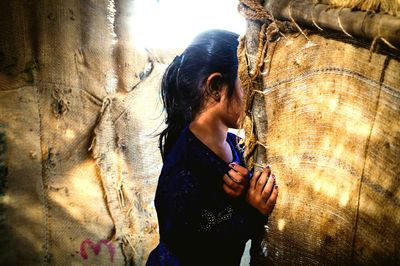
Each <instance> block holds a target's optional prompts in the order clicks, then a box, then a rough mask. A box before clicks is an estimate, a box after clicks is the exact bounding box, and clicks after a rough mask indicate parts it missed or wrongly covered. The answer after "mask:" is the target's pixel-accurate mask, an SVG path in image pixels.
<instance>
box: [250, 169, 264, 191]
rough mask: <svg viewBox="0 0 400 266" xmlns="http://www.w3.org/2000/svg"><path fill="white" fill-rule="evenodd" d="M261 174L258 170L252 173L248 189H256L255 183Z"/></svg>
mask: <svg viewBox="0 0 400 266" xmlns="http://www.w3.org/2000/svg"><path fill="white" fill-rule="evenodd" d="M260 176H261V172H260V171H256V172H255V173H254V175H253V177H252V178H251V180H250V189H251V190H255V189H256V185H257V181H258V179H259V178H260Z"/></svg>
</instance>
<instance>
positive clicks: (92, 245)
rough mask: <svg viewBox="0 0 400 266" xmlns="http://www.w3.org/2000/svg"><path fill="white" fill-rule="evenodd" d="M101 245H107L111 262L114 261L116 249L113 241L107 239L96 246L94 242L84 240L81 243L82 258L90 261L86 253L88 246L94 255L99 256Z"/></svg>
mask: <svg viewBox="0 0 400 266" xmlns="http://www.w3.org/2000/svg"><path fill="white" fill-rule="evenodd" d="M101 244H103V245H105V246H106V247H107V248H108V253H109V254H110V260H111V262H113V261H114V254H115V247H114V245H113V243H112V242H111V241H108V240H106V239H102V240H100V241H99V242H97V243H96V244H95V243H93V241H92V240H90V239H86V240H83V241H82V243H81V248H80V254H81V257H82V258H83V259H85V260H87V259H88V254H87V252H86V246H87V245H88V246H89V247H90V248H91V249H92V250H93V252H94V254H95V255H96V256H97V255H98V254H99V252H100V250H101Z"/></svg>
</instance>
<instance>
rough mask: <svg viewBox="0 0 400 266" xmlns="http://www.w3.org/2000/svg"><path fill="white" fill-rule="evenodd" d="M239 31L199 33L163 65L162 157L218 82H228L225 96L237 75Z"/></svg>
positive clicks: (219, 86)
mask: <svg viewBox="0 0 400 266" xmlns="http://www.w3.org/2000/svg"><path fill="white" fill-rule="evenodd" d="M238 38H239V35H238V34H236V33H233V32H229V31H225V30H210V31H206V32H203V33H201V34H199V35H198V36H197V37H196V38H195V39H194V40H193V41H192V43H191V44H190V45H189V46H188V47H187V48H186V49H185V51H184V52H183V53H182V54H181V55H180V56H177V57H175V59H174V60H173V61H172V63H171V64H170V65H169V66H168V68H167V69H166V71H165V73H164V75H163V78H162V83H161V96H162V100H163V104H164V108H165V110H166V112H167V117H166V120H165V122H166V124H167V127H166V128H165V129H164V130H163V131H162V132H161V133H160V138H159V145H160V146H159V148H160V152H161V156H162V157H163V159H164V158H165V157H166V155H167V154H168V152H169V151H170V149H171V148H172V146H173V144H174V143H175V142H176V140H177V138H178V137H179V134H180V132H181V131H182V130H183V129H184V128H185V126H187V125H188V124H189V123H190V122H191V121H192V119H193V118H194V117H195V116H196V114H197V113H198V112H199V111H201V108H202V106H203V103H204V100H205V99H206V98H207V96H208V95H210V94H211V93H213V90H214V91H215V90H218V91H219V90H220V88H221V85H223V84H224V85H225V84H226V85H228V97H231V96H232V95H233V92H234V88H235V82H236V79H237V70H238V59H237V47H238V43H239V41H238ZM215 72H219V73H221V77H220V78H219V79H218V82H217V83H218V84H214V86H210V88H204V84H205V82H206V80H207V78H208V76H209V75H210V74H212V73H215Z"/></svg>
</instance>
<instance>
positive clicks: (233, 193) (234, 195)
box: [222, 184, 238, 198]
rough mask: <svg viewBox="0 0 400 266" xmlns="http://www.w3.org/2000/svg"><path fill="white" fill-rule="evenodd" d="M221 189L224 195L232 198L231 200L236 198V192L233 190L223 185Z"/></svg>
mask: <svg viewBox="0 0 400 266" xmlns="http://www.w3.org/2000/svg"><path fill="white" fill-rule="evenodd" d="M222 188H223V189H224V191H225V193H226V194H227V195H228V196H230V197H232V198H235V197H237V196H238V193H237V192H236V191H234V190H233V189H231V188H230V187H229V186H228V185H227V184H224V185H223V186H222Z"/></svg>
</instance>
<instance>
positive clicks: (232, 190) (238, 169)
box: [223, 162, 249, 198]
mask: <svg viewBox="0 0 400 266" xmlns="http://www.w3.org/2000/svg"><path fill="white" fill-rule="evenodd" d="M229 166H230V167H231V168H232V169H231V170H229V172H228V174H225V175H224V185H223V189H224V191H225V193H226V194H228V195H229V196H230V197H232V198H237V197H240V196H241V195H243V194H244V193H245V192H246V189H247V187H248V184H249V181H248V180H249V178H248V176H249V170H247V169H246V168H244V167H243V166H241V165H240V164H238V163H235V162H233V163H230V164H229Z"/></svg>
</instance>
